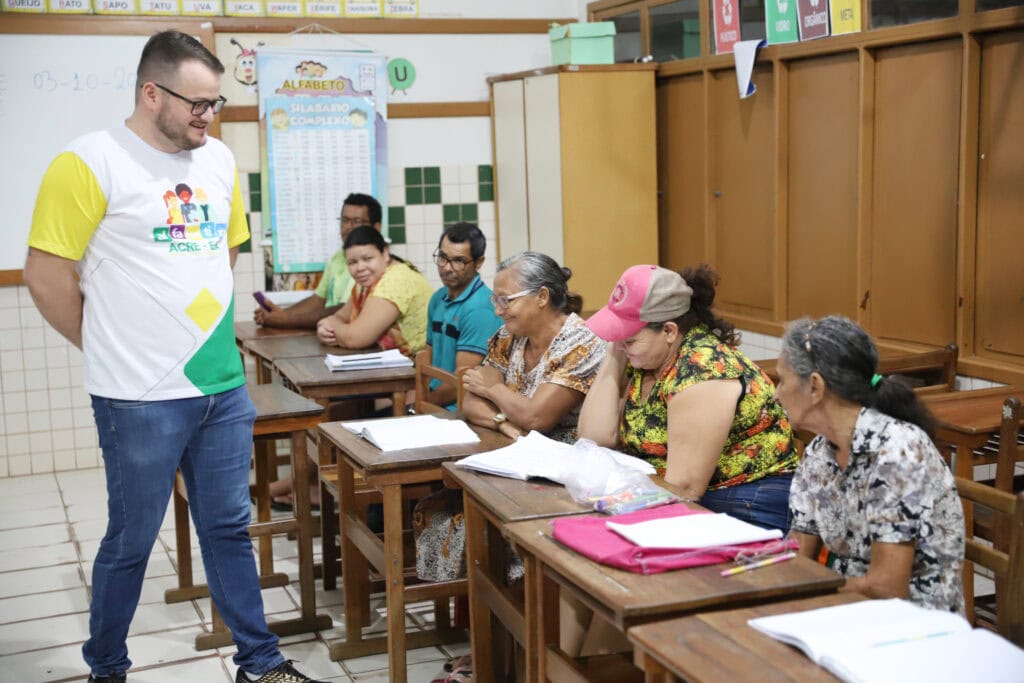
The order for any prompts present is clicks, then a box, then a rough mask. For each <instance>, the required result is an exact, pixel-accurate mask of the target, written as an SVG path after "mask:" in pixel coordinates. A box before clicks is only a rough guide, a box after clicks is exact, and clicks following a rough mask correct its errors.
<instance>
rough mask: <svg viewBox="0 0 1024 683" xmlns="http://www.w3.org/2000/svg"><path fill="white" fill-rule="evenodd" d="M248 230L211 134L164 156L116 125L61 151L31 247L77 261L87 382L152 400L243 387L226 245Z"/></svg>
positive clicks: (232, 174) (47, 179) (227, 158)
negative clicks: (189, 147)
mask: <svg viewBox="0 0 1024 683" xmlns="http://www.w3.org/2000/svg"><path fill="white" fill-rule="evenodd" d="M248 238H249V229H248V226H247V225H246V222H245V212H244V208H243V205H242V196H241V192H240V190H239V186H238V172H237V170H236V168H235V161H234V157H233V156H232V155H231V152H230V151H229V150H228V148H227V147H226V146H225V145H224V144H223V143H222V142H221V141H219V140H215V139H213V138H208V139H207V143H206V144H205V145H203V146H202V147H200V148H198V149H194V150H191V151H184V152H178V153H176V154H168V153H165V152H161V151H159V150H156V149H154V148H153V147H151V146H150V145H148V144H147V143H145V142H144V141H143V140H142V139H141V138H139V137H138V136H137V135H136V134H135V133H133V132H132V131H131V130H129V129H128V128H127V127H125V126H123V125H122V126H119V127H116V128H111V129H109V130H105V131H99V132H95V133H89V134H87V135H84V136H82V137H80V138H78V139H76V140H74V141H73V142H72V143H71V144H70V145H69V146H68V147H67V149H66V150H65V151H64V152H62V153H61V154H60V155H58V156H57V158H56V159H54V160H53V162H52V163H51V164H50V167H49V169H47V171H46V174H45V176H44V177H43V181H42V184H41V186H40V188H39V196H38V198H37V199H36V207H35V213H34V214H33V216H32V230H31V232H30V233H29V238H28V244H29V246H30V247H33V248H35V249H39V250H41V251H45V252H49V253H51V254H56V255H57V256H62V257H64V258H67V259H71V260H74V261H78V274H79V276H80V278H81V282H80V286H81V289H82V293H83V295H84V297H85V305H84V309H83V320H82V341H83V349H84V352H85V388H86V390H87V391H88V392H89V393H90V394H93V395H95V396H104V397H107V398H115V399H125V400H144V401H159V400H168V399H177V398H187V397H192V396H202V395H208V394H215V393H219V392H222V391H227V390H229V389H234V388H235V387H238V386H241V385H242V384H243V383H244V382H245V375H244V374H243V371H242V365H241V361H240V359H239V355H238V351H237V350H236V348H235V340H234V339H235V338H234V295H233V284H234V282H233V278H232V273H231V261H230V255H229V252H228V250H229V249H230V248H232V247H236V246H238V245H240V244H242V243H243V242H245V240H247V239H248Z"/></svg>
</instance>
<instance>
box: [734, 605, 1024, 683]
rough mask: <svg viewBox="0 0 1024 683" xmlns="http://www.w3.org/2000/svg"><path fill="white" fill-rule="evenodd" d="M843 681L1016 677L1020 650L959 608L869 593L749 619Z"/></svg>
mask: <svg viewBox="0 0 1024 683" xmlns="http://www.w3.org/2000/svg"><path fill="white" fill-rule="evenodd" d="M748 623H749V624H750V626H751V627H753V628H755V629H757V630H758V631H761V632H762V633H765V634H767V635H769V636H771V637H772V638H775V639H776V640H781V641H783V642H785V643H789V644H790V645H795V646H796V647H798V648H800V649H801V650H803V651H804V652H805V653H806V654H807V656H808V657H810V658H811V659H812V660H813V661H814V662H816V663H817V664H819V665H821V666H823V667H824V668H826V669H828V670H829V671H831V672H832V673H833V674H835V675H836V676H838V677H839V678H840V679H842V680H844V681H847V683H890V682H891V681H899V683H916V682H920V683H945V682H947V681H948V682H949V683H965V681H985V682H986V683H1020V682H1021V681H1022V680H1024V650H1021V649H1020V648H1018V647H1016V646H1015V645H1013V644H1012V643H1010V642H1009V641H1007V640H1005V639H1003V638H1001V637H1000V636H998V635H996V634H994V633H992V632H991V631H986V630H983V629H972V628H971V625H970V624H969V623H967V620H966V619H964V618H963V617H961V616H960V615H958V614H953V613H951V612H940V611H937V610H930V609H926V608H924V607H920V606H918V605H915V604H913V603H910V602H907V601H906V600H866V601H864V602H855V603H851V604H848V605H838V606H836V607H824V608H822V609H815V610H808V611H806V612H793V613H790V614H780V615H778V616H773V617H760V618H758V619H751V620H750V621H749V622H748Z"/></svg>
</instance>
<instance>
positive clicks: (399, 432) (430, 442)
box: [341, 415, 480, 451]
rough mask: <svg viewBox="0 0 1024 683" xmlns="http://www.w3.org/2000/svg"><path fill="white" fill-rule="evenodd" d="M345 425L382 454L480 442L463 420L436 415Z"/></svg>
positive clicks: (344, 423)
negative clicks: (407, 449)
mask: <svg viewBox="0 0 1024 683" xmlns="http://www.w3.org/2000/svg"><path fill="white" fill-rule="evenodd" d="M341 426H342V427H344V428H345V429H347V430H348V431H350V432H352V433H353V434H358V435H359V436H361V437H363V438H364V439H366V440H367V441H369V442H370V443H372V444H373V445H374V446H376V447H377V448H379V449H381V450H382V451H400V450H403V449H406V448H427V447H429V446H444V445H446V444H457V443H478V442H479V441H480V437H479V436H477V434H476V432H474V431H473V430H472V429H470V428H469V425H467V424H466V423H465V422H463V421H462V420H442V419H440V418H437V417H434V416H433V415H417V416H415V417H387V418H382V419H379V420H361V421H358V422H342V423H341Z"/></svg>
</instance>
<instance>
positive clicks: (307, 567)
mask: <svg viewBox="0 0 1024 683" xmlns="http://www.w3.org/2000/svg"><path fill="white" fill-rule="evenodd" d="M292 481H293V482H295V486H293V487H292V497H293V500H294V502H295V505H294V506H292V510H293V513H294V515H295V520H296V522H298V529H297V530H296V532H297V533H296V535H297V538H296V543H297V544H298V551H299V604H300V606H301V608H302V618H303V619H314V618H315V617H316V586H315V579H314V578H313V528H312V525H313V519H312V511H311V510H310V507H309V485H308V484H307V483H306V482H308V481H309V455H308V454H307V453H306V431H305V430H304V429H300V430H297V431H294V432H292ZM272 561H273V560H271V562H272Z"/></svg>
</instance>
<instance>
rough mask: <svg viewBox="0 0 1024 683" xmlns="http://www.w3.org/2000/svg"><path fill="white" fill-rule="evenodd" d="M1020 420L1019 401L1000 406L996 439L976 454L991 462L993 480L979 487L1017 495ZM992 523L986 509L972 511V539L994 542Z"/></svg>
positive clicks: (1023, 455)
mask: <svg viewBox="0 0 1024 683" xmlns="http://www.w3.org/2000/svg"><path fill="white" fill-rule="evenodd" d="M1022 419H1024V407H1022V406H1021V402H1020V400H1019V399H1018V398H1017V397H1015V396H1011V397H1010V398H1008V399H1006V400H1005V401H1004V402H1003V408H1002V422H1001V426H1000V428H999V435H998V437H996V438H994V439H992V441H990V442H989V443H988V444H986V445H985V446H984V447H982V448H980V449H978V451H976V453H978V454H980V455H982V456H983V457H984V458H985V459H986V460H993V459H994V460H995V465H996V473H995V477H994V478H993V479H991V480H985V481H984V482H983V483H985V484H991V485H992V486H995V487H996V488H997V489H999V490H1000V491H1006V492H1007V493H1014V492H1016V491H1017V489H1018V487H1017V486H1016V477H1015V470H1016V467H1017V463H1018V462H1024V446H1021V445H1020V439H1021V437H1024V431H1022V426H1024V424H1022ZM994 521H995V518H994V516H993V515H992V513H991V510H989V509H988V508H986V507H979V508H977V509H975V511H974V535H975V536H981V537H982V538H984V539H987V540H995V529H994V526H993V523H994Z"/></svg>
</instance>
